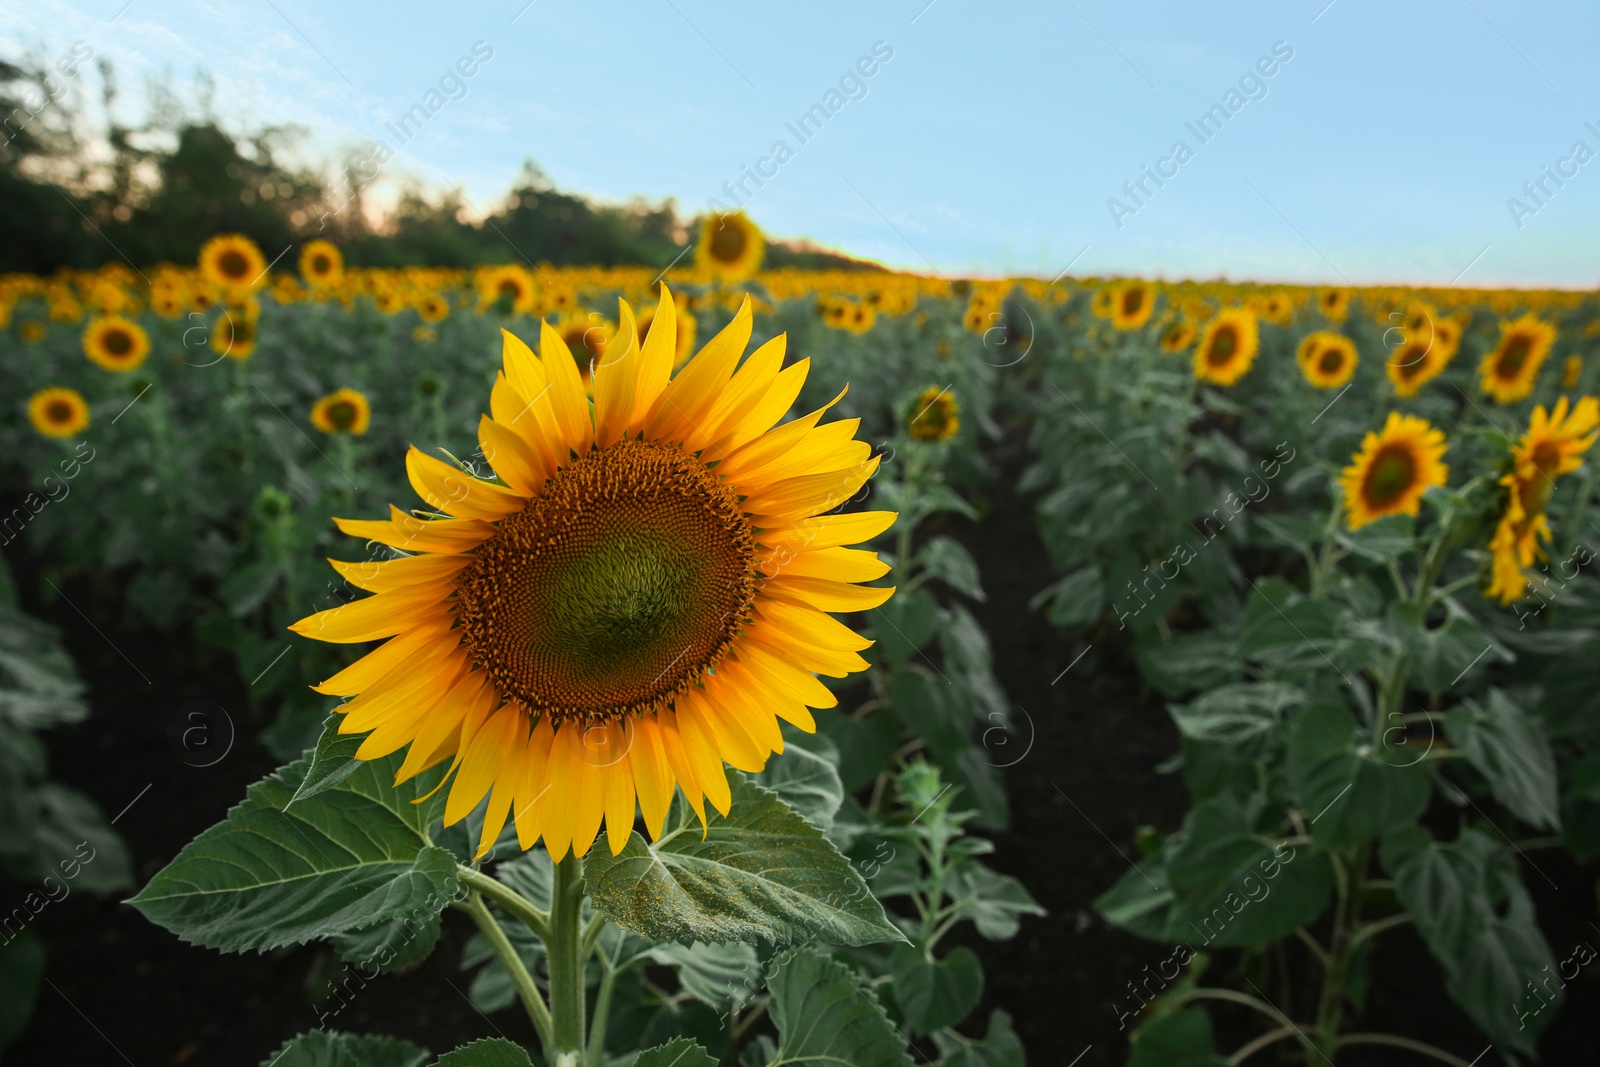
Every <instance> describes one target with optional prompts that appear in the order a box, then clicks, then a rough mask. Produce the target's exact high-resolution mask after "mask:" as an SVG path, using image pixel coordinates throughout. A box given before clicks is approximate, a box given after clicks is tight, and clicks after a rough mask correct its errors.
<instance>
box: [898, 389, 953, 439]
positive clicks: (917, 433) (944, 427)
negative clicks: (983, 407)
mask: <svg viewBox="0 0 1600 1067" xmlns="http://www.w3.org/2000/svg"><path fill="white" fill-rule="evenodd" d="M960 429H961V407H960V405H958V404H957V403H956V398H955V397H954V396H952V395H951V393H950V390H948V389H940V388H939V387H938V386H936V385H930V386H928V388H926V389H924V390H923V391H922V392H921V393H920V394H919V395H918V396H917V400H916V403H915V404H913V405H912V408H911V418H910V419H908V420H907V421H906V431H907V432H908V433H910V434H911V437H912V439H913V440H916V441H948V440H949V439H950V438H952V437H954V436H955V435H956V432H957V431H958V430H960Z"/></svg>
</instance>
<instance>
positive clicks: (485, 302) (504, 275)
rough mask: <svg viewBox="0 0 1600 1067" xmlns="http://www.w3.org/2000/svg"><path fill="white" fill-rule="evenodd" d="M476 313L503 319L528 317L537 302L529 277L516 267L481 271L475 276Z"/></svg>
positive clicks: (536, 295) (510, 266)
mask: <svg viewBox="0 0 1600 1067" xmlns="http://www.w3.org/2000/svg"><path fill="white" fill-rule="evenodd" d="M477 284H478V310H480V311H487V310H489V309H490V308H494V309H496V310H498V311H499V312H500V313H501V314H504V315H526V314H532V312H533V310H534V306H535V302H536V300H537V299H538V286H536V285H535V284H534V281H533V275H531V274H529V273H528V271H527V270H526V269H524V268H523V267H521V266H519V265H518V264H516V263H506V264H503V265H501V266H498V267H485V268H483V269H482V270H480V271H479V272H478V277H477Z"/></svg>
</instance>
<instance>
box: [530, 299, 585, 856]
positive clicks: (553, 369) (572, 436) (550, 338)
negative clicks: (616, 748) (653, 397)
mask: <svg viewBox="0 0 1600 1067" xmlns="http://www.w3.org/2000/svg"><path fill="white" fill-rule="evenodd" d="M539 354H540V357H541V360H540V361H541V362H542V363H543V364H544V373H545V377H546V378H547V379H548V380H549V383H550V392H549V394H548V395H549V397H550V406H551V408H552V410H553V411H554V413H555V420H556V427H557V429H558V430H559V432H560V434H561V440H562V441H563V442H564V443H565V444H566V446H567V448H568V449H570V450H571V451H573V452H576V453H577V454H578V455H580V456H581V455H584V454H585V453H587V452H588V451H589V446H590V445H592V444H593V443H594V423H593V422H592V421H591V420H590V416H589V397H588V395H587V394H586V393H585V392H584V390H583V378H582V377H581V376H580V375H579V374H578V364H577V363H576V362H574V361H573V359H572V352H571V350H570V349H568V348H567V343H566V342H565V341H563V340H562V339H561V335H560V334H558V333H556V331H555V327H553V326H551V325H550V324H549V323H548V322H540V323H539ZM558 732H559V731H558ZM546 840H547V843H548V839H546Z"/></svg>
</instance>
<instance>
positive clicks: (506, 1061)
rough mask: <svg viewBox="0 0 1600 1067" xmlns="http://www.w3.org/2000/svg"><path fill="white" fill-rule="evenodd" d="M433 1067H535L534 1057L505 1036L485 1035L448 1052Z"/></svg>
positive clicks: (435, 1061) (434, 1062)
mask: <svg viewBox="0 0 1600 1067" xmlns="http://www.w3.org/2000/svg"><path fill="white" fill-rule="evenodd" d="M432 1067H533V1059H532V1057H530V1056H529V1055H528V1053H527V1051H526V1050H525V1049H523V1048H522V1047H521V1046H520V1045H513V1044H512V1043H511V1042H509V1041H507V1040H506V1039H505V1038H503V1037H485V1038H482V1039H480V1040H478V1041H474V1042H472V1043H471V1044H467V1045H462V1046H461V1047H460V1048H458V1049H453V1050H452V1051H450V1052H446V1053H445V1054H444V1055H443V1056H440V1057H439V1058H438V1059H437V1060H434V1061H433V1064H432Z"/></svg>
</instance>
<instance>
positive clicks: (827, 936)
mask: <svg viewBox="0 0 1600 1067" xmlns="http://www.w3.org/2000/svg"><path fill="white" fill-rule="evenodd" d="M729 786H730V788H731V790H732V794H733V804H732V806H731V807H730V808H729V809H728V814H727V816H726V817H723V816H719V815H717V814H716V813H714V812H711V813H708V826H707V828H706V830H705V834H704V836H703V837H702V835H701V829H700V826H699V823H698V822H696V821H694V820H693V818H692V817H689V816H688V815H687V813H686V811H685V810H684V808H683V806H682V805H681V803H680V805H679V807H678V810H677V812H676V816H675V818H676V822H677V825H676V827H675V828H674V829H673V830H672V831H670V832H669V833H667V834H665V835H663V836H662V838H661V840H660V841H658V842H656V843H655V844H653V845H652V844H649V843H647V842H646V841H645V839H644V838H643V837H641V836H640V835H639V834H638V833H635V834H634V835H633V836H632V837H631V838H630V839H629V841H628V844H627V847H626V848H624V849H623V851H622V853H621V854H620V855H617V856H613V855H611V853H610V851H609V850H607V849H597V850H596V852H595V853H594V854H591V856H590V858H589V860H588V864H587V868H586V872H585V873H586V877H587V882H588V887H589V892H590V895H591V901H592V902H593V904H594V906H595V908H597V909H598V910H599V911H600V913H601V914H603V915H604V916H605V917H606V918H607V919H610V920H611V921H612V922H614V923H616V924H617V925H618V926H621V927H623V928H625V929H628V930H632V931H634V932H636V933H639V934H642V935H644V936H645V937H648V938H652V939H654V940H657V941H677V942H679V943H681V944H685V945H687V944H692V943H693V942H695V941H705V942H726V941H758V940H759V941H767V942H770V943H772V944H775V945H786V944H791V943H794V942H801V941H809V940H812V939H820V940H823V941H828V942H831V943H834V944H841V945H867V944H873V943H875V942H879V941H903V940H905V939H904V938H903V937H902V936H901V935H900V932H899V931H898V930H897V929H895V927H894V926H892V925H891V924H890V923H889V920H888V918H887V917H886V916H885V915H884V913H883V905H881V904H879V903H878V901H877V900H876V898H874V897H873V895H872V893H871V891H870V890H869V889H868V888H867V885H866V883H865V882H864V881H862V879H861V875H860V874H859V873H857V871H856V870H855V868H854V867H852V866H851V864H850V861H849V860H847V859H846V858H845V857H844V856H843V855H841V854H840V852H839V850H838V849H836V848H834V847H833V845H832V843H830V842H829V841H828V839H827V838H826V837H824V836H823V834H822V831H820V830H818V829H817V828H816V827H815V826H813V825H811V823H809V822H807V821H806V820H805V819H804V818H802V817H801V816H799V815H798V814H796V813H795V812H793V811H791V810H790V809H789V808H788V807H787V806H786V805H785V804H784V803H783V802H782V801H781V800H779V799H778V797H777V795H776V794H774V793H772V792H771V791H770V790H767V789H764V788H762V787H761V786H759V785H756V784H755V783H754V782H752V781H750V780H749V779H747V778H745V777H743V776H742V775H740V774H738V773H735V774H733V775H731V776H730V780H729Z"/></svg>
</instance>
